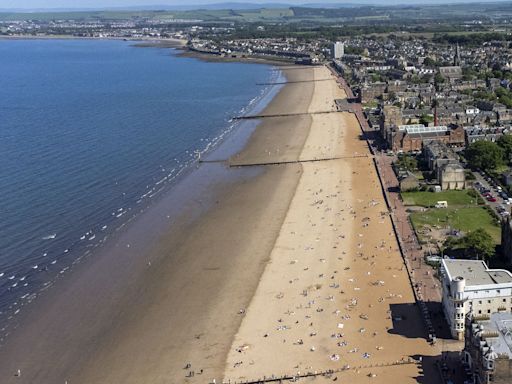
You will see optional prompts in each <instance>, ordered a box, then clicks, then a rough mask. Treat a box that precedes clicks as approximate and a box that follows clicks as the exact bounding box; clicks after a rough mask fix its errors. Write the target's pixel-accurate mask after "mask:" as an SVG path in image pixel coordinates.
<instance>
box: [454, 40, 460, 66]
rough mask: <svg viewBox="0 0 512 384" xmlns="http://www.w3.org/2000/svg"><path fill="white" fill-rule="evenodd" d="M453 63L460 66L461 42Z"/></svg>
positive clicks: (456, 48) (457, 47) (456, 49)
mask: <svg viewBox="0 0 512 384" xmlns="http://www.w3.org/2000/svg"><path fill="white" fill-rule="evenodd" d="M453 65H454V66H456V67H458V66H459V65H460V49H459V43H457V46H456V47H455V57H454V58H453Z"/></svg>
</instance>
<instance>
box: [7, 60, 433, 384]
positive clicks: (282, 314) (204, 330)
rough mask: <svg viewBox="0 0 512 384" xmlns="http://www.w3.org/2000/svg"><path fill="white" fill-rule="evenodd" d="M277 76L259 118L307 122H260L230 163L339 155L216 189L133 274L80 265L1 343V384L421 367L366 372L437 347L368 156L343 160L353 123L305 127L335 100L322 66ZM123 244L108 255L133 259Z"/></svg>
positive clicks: (360, 144) (409, 377)
mask: <svg viewBox="0 0 512 384" xmlns="http://www.w3.org/2000/svg"><path fill="white" fill-rule="evenodd" d="M286 73H287V77H288V80H289V81H295V83H293V84H289V85H287V86H286V87H284V88H283V90H282V91H281V92H280V93H279V95H278V96H277V97H276V98H275V100H274V101H273V102H272V103H271V104H270V105H269V107H268V108H267V109H266V110H265V111H264V112H263V113H264V114H283V113H287V114H290V113H299V114H302V115H300V116H288V117H280V118H269V119H264V120H263V121H262V124H261V125H260V128H258V129H257V130H256V132H255V133H254V134H253V136H252V137H251V139H250V141H249V144H248V145H247V147H246V148H245V150H244V151H242V152H241V153H240V154H239V155H237V156H235V157H234V158H233V159H232V161H240V162H244V163H246V164H247V163H251V162H253V163H258V162H266V161H295V160H297V159H299V158H300V159H302V160H310V159H325V158H337V157H340V159H337V160H330V161H319V162H307V163H302V164H299V163H294V164H287V165H277V166H270V167H267V168H266V169H265V171H264V172H262V173H261V174H260V175H258V176H256V177H253V178H250V179H247V178H245V179H243V180H242V181H240V182H237V183H233V184H229V185H224V186H217V192H218V193H217V195H216V196H217V197H216V201H215V203H214V204H213V206H212V207H211V208H210V209H208V211H207V212H206V213H205V214H203V215H202V216H201V217H200V218H199V219H197V220H194V221H192V222H190V220H188V221H187V220H183V223H182V224H180V221H178V222H177V224H176V225H174V226H173V228H172V230H170V231H169V232H168V233H167V234H166V235H165V236H163V237H162V238H161V239H159V240H158V241H155V245H154V247H152V249H151V250H142V249H141V251H140V252H141V254H140V255H137V254H136V253H135V254H134V256H133V260H132V261H130V263H128V256H124V255H123V253H122V252H121V253H119V255H118V254H116V253H115V252H113V254H114V255H116V257H114V258H112V257H111V258H109V257H104V258H98V260H95V261H94V262H90V263H89V264H87V265H86V266H84V268H83V270H81V271H80V273H76V274H75V275H74V276H73V275H72V276H71V277H70V278H69V280H70V281H69V282H67V283H66V284H67V285H66V286H63V285H62V284H61V285H60V286H59V290H58V291H57V290H56V289H54V290H53V291H50V292H48V293H47V294H46V297H42V298H40V299H39V300H38V303H36V304H35V306H34V307H35V308H34V310H32V311H31V313H29V314H28V315H26V316H25V318H24V319H23V320H22V321H21V323H20V326H19V328H18V329H17V330H16V331H14V332H13V333H12V334H11V336H10V338H9V341H8V343H7V344H6V345H5V346H4V347H3V348H2V349H0V377H1V379H0V382H2V383H27V384H28V383H30V384H33V383H38V384H39V383H40V384H46V383H49V384H50V383H52V384H53V383H64V382H65V381H67V382H68V384H75V383H94V384H117V383H123V384H139V383H145V384H160V383H183V382H189V383H206V382H209V381H210V380H211V379H213V378H216V379H217V382H220V381H221V380H222V378H225V379H226V380H229V379H231V380H236V379H240V378H245V379H252V378H260V377H263V376H270V375H272V374H282V373H286V374H294V373H296V372H297V371H301V372H304V371H309V370H325V369H338V368H341V367H343V366H346V365H350V366H351V367H354V366H363V367H362V368H359V369H351V370H348V371H344V372H343V373H341V374H340V375H339V376H340V377H341V378H343V377H345V378H346V379H347V380H350V381H351V382H354V383H358V382H366V381H363V380H368V377H367V376H366V375H367V374H369V373H374V374H376V375H377V378H379V377H380V378H381V379H382V380H381V381H380V382H389V381H391V379H393V380H401V381H403V382H404V383H408V382H415V379H414V377H415V376H418V375H419V367H418V366H417V365H403V366H391V367H387V368H382V367H380V368H378V369H375V370H374V369H373V368H365V367H364V366H368V365H370V364H376V363H389V362H394V361H396V360H400V359H402V358H403V357H408V356H411V355H418V354H422V355H435V354H437V351H436V350H435V349H434V348H432V347H430V346H428V345H427V344H426V342H425V340H424V339H423V338H422V337H423V336H424V335H423V333H422V332H423V327H422V325H421V320H420V318H419V313H418V311H417V309H416V307H415V306H414V305H413V304H412V303H413V302H414V299H413V296H412V291H411V288H410V286H409V283H408V280H407V276H406V272H405V269H404V268H403V263H402V259H401V257H400V255H399V253H398V251H397V244H396V241H395V238H394V236H393V234H392V229H391V224H390V220H389V217H387V216H386V215H385V214H383V213H384V212H385V211H386V208H385V204H384V201H383V196H382V193H381V190H380V187H379V185H378V180H377V175H376V173H375V169H374V167H373V163H372V159H371V158H369V157H354V155H357V156H361V155H363V156H365V155H366V156H367V155H369V153H368V148H367V147H366V143H365V142H364V141H362V140H360V137H359V136H360V133H361V132H360V129H359V126H358V124H357V121H356V120H355V118H354V116H353V115H350V114H341V113H329V114H312V115H307V113H308V112H325V111H327V110H333V109H334V99H335V98H341V97H344V96H345V95H344V93H343V92H342V91H341V90H340V89H339V88H338V86H337V84H336V82H335V81H334V80H332V81H324V80H323V79H326V78H329V77H330V76H331V75H330V74H329V72H328V71H327V69H326V68H323V67H322V68H303V69H290V70H286ZM313 78H316V79H322V81H319V82H311V81H310V80H311V79H313ZM301 81H302V82H301ZM299 82H300V83H299ZM205 166H208V165H205ZM160 214H165V213H164V212H162V213H160ZM140 222H141V223H142V224H137V223H134V226H137V225H145V223H144V221H143V220H139V223H140ZM128 234H129V232H128ZM128 234H127V235H121V236H120V238H119V239H118V243H117V244H115V245H114V247H113V249H114V250H115V249H116V247H119V249H121V248H122V247H126V242H127V241H131V242H132V248H131V249H132V250H133V249H134V248H136V247H137V244H136V241H135V239H132V238H128V239H127V238H126V237H127V236H128ZM123 249H126V248H123ZM147 260H151V265H146V261H147ZM390 311H391V312H393V316H395V315H397V316H398V315H401V317H402V320H401V321H395V322H394V323H395V324H393V321H392V319H391V318H392V314H391V313H390ZM338 344H339V345H338ZM351 351H352V352H351ZM364 353H368V356H367V357H368V358H365V357H363V354H364ZM338 357H339V360H338ZM333 359H334V360H333ZM187 363H190V364H191V366H190V367H188V368H185V367H186V364H187ZM17 369H21V372H22V375H21V376H20V377H15V376H14V373H15V372H16V371H17ZM189 372H193V373H194V376H193V377H186V376H188V375H189ZM425 382H426V381H425ZM434 382H435V381H434Z"/></svg>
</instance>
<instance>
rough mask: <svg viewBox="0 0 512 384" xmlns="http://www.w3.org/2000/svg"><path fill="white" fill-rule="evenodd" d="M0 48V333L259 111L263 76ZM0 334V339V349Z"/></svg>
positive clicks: (135, 51)
mask: <svg viewBox="0 0 512 384" xmlns="http://www.w3.org/2000/svg"><path fill="white" fill-rule="evenodd" d="M178 53H179V52H178V51H176V50H174V49H161V48H147V47H144V48H140V47H136V46H134V43H133V42H127V41H113V40H0V331H5V329H6V325H5V324H8V323H9V321H13V319H14V320H15V319H16V316H17V315H18V314H19V312H20V310H21V308H23V306H25V305H27V304H28V303H30V302H32V301H33V300H35V299H37V297H38V296H39V295H40V293H41V292H42V291H44V290H45V289H47V288H48V287H50V286H52V285H54V284H55V282H56V281H58V278H59V276H61V275H63V274H67V273H70V270H71V269H72V266H73V265H74V264H76V263H77V262H78V261H81V260H83V259H84V260H87V259H88V258H93V257H94V256H95V252H96V253H97V250H98V249H99V248H101V247H102V246H104V244H106V243H107V242H108V241H109V238H110V237H111V235H112V234H113V233H114V231H117V230H119V229H120V228H122V227H123V226H125V225H126V224H127V223H128V222H129V221H131V220H133V219H134V218H136V216H137V212H140V211H141V210H140V209H139V208H140V207H142V206H148V205H150V204H152V203H153V202H155V201H156V200H157V199H158V198H159V197H160V196H162V195H163V194H165V193H166V191H169V190H170V189H172V188H173V186H174V185H176V183H179V181H180V179H181V178H183V177H186V175H187V173H188V172H191V170H192V168H193V167H194V166H195V165H196V164H197V159H198V157H199V156H200V154H201V156H207V155H208V153H211V151H212V150H214V149H215V148H216V147H218V146H219V145H220V144H221V143H223V142H225V141H226V139H227V138H229V137H230V135H233V132H236V131H237V129H241V128H240V124H243V123H240V122H237V121H235V120H233V119H232V117H234V116H238V115H244V114H250V113H253V112H254V111H255V110H256V109H262V108H263V107H264V104H265V103H266V102H268V100H269V99H270V97H269V94H270V93H272V92H275V89H273V87H272V86H271V85H261V84H269V83H272V82H276V81H277V80H278V79H279V78H280V76H281V75H280V73H279V71H278V70H277V69H276V68H274V67H272V66H269V65H261V64H247V63H218V62H217V63H215V62H205V61H201V60H198V59H194V58H184V57H180V56H179V54H178ZM1 341H2V332H0V343H1Z"/></svg>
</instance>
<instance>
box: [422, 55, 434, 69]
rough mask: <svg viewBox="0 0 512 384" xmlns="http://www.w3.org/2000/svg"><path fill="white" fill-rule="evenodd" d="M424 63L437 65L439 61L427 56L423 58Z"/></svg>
mask: <svg viewBox="0 0 512 384" xmlns="http://www.w3.org/2000/svg"><path fill="white" fill-rule="evenodd" d="M423 64H424V65H425V66H426V67H435V66H437V62H436V61H435V60H434V59H432V58H431V57H425V60H423Z"/></svg>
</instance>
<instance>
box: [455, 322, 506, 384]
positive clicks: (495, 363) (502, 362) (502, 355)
mask: <svg viewBox="0 0 512 384" xmlns="http://www.w3.org/2000/svg"><path fill="white" fill-rule="evenodd" d="M511 359H512V315H511V314H510V313H492V314H491V315H490V316H480V317H477V316H475V317H471V316H468V317H467V319H466V337H465V338H464V363H465V364H466V366H467V367H468V368H469V370H468V371H469V373H470V376H471V377H472V379H473V380H472V382H473V383H476V384H488V383H493V384H509V383H511V382H512V360H511Z"/></svg>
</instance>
